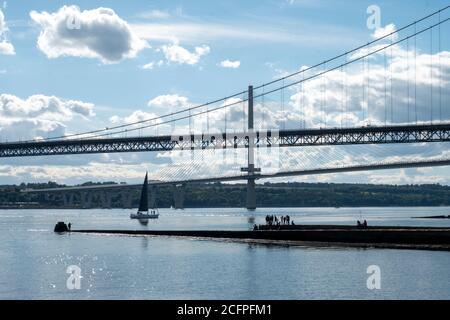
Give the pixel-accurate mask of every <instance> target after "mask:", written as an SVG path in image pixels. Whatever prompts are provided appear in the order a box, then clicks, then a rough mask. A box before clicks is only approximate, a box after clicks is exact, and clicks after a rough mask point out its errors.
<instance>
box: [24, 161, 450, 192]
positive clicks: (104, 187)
mask: <svg viewBox="0 0 450 320" xmlns="http://www.w3.org/2000/svg"><path fill="white" fill-rule="evenodd" d="M448 165H450V159H441V160H427V161H408V162H395V163H380V164H371V165H356V166H342V167H335V168H322V169H310V170H296V171H286V172H277V173H272V174H255V175H252V176H248V175H237V176H228V177H226V176H225V177H216V178H203V179H192V180H178V181H157V180H153V181H149V185H152V186H164V185H185V184H199V183H214V182H232V181H241V180H242V181H244V180H248V179H249V178H253V179H256V180H261V179H273V178H279V177H291V176H309V175H318V174H330V173H344V172H355V171H372V170H387V169H402V168H422V167H439V166H448ZM129 188H142V184H109V185H92V186H78V187H64V188H47V189H25V190H22V192H25V193H49V192H71V191H94V190H117V189H129Z"/></svg>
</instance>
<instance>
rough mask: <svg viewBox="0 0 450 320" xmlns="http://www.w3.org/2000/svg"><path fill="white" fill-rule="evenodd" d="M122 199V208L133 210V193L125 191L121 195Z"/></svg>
mask: <svg viewBox="0 0 450 320" xmlns="http://www.w3.org/2000/svg"><path fill="white" fill-rule="evenodd" d="M120 197H121V199H122V208H123V209H131V208H132V207H133V193H132V192H129V191H128V192H127V191H123V192H121V193H120Z"/></svg>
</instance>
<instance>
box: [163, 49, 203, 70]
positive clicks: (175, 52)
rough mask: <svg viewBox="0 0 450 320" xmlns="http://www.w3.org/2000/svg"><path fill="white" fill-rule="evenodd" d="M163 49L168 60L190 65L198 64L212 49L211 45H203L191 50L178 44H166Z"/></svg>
mask: <svg viewBox="0 0 450 320" xmlns="http://www.w3.org/2000/svg"><path fill="white" fill-rule="evenodd" d="M161 50H162V52H163V53H164V56H165V57H166V59H167V60H168V61H170V62H175V63H178V64H188V65H195V64H197V63H198V62H199V61H200V58H201V57H202V56H204V55H207V54H208V53H209V52H210V51H211V49H210V47H209V46H207V45H202V46H200V47H195V48H194V51H193V52H190V51H188V50H187V49H185V48H183V47H181V46H180V45H178V44H171V45H164V46H162V47H161Z"/></svg>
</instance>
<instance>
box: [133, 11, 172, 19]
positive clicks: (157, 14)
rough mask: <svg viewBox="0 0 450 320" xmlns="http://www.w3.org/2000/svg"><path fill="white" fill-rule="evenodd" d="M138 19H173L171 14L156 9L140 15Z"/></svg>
mask: <svg viewBox="0 0 450 320" xmlns="http://www.w3.org/2000/svg"><path fill="white" fill-rule="evenodd" d="M138 17H139V18H143V19H168V18H170V17H171V14H170V13H169V12H167V11H163V10H157V9H155V10H150V11H145V12H142V13H140V14H139V15H138Z"/></svg>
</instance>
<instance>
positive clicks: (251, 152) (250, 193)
mask: <svg viewBox="0 0 450 320" xmlns="http://www.w3.org/2000/svg"><path fill="white" fill-rule="evenodd" d="M247 106H248V115H247V117H248V149H247V150H248V151H247V152H248V157H247V167H246V168H241V171H243V172H247V175H248V176H254V175H255V173H256V172H260V171H261V170H260V169H259V168H255V140H254V135H255V134H254V131H253V86H249V87H248V101H247ZM246 208H247V210H255V209H256V186H255V178H248V179H247V200H246Z"/></svg>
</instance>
